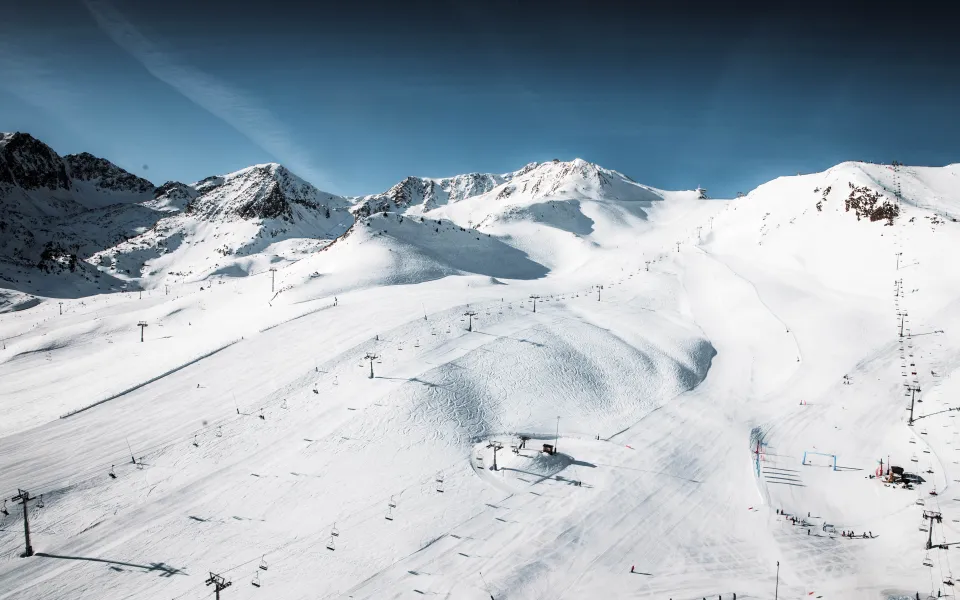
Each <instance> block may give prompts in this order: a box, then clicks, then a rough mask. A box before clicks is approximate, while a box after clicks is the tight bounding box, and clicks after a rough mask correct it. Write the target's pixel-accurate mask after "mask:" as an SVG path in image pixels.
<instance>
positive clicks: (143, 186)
mask: <svg viewBox="0 0 960 600" xmlns="http://www.w3.org/2000/svg"><path fill="white" fill-rule="evenodd" d="M63 160H64V162H65V163H66V165H67V173H68V175H70V178H71V179H73V180H74V181H75V182H78V181H84V182H90V183H91V184H92V185H94V186H95V187H96V188H97V189H100V190H110V191H122V192H131V193H135V194H147V193H149V194H152V193H153V191H154V189H155V187H154V185H153V184H152V183H151V182H149V181H147V180H146V179H144V178H142V177H138V176H136V175H134V174H133V173H130V172H129V171H125V170H124V169H121V168H120V167H118V166H117V165H115V164H113V163H112V162H110V161H109V160H107V159H105V158H100V157H98V156H94V155H93V154H90V153H89V152H81V153H79V154H68V155H66V156H64V157H63Z"/></svg>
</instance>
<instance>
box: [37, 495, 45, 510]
mask: <svg viewBox="0 0 960 600" xmlns="http://www.w3.org/2000/svg"><path fill="white" fill-rule="evenodd" d="M43 507H44V504H43V494H40V498H38V499H37V508H43Z"/></svg>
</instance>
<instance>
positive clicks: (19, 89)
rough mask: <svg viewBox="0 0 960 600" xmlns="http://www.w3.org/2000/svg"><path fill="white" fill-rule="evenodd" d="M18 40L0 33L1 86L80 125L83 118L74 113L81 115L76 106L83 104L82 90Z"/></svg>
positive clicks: (32, 103)
mask: <svg viewBox="0 0 960 600" xmlns="http://www.w3.org/2000/svg"><path fill="white" fill-rule="evenodd" d="M19 42H20V40H12V39H9V38H7V37H6V36H5V35H3V34H0V89H3V90H5V91H6V92H8V93H10V94H12V95H13V96H16V97H17V98H20V99H21V100H23V101H24V102H26V103H27V104H31V105H33V106H36V107H38V108H41V109H43V110H45V111H46V112H48V113H51V114H53V115H55V116H57V117H59V118H61V119H63V120H64V121H65V122H67V123H69V124H71V125H77V124H78V123H77V121H78V120H79V121H82V118H81V119H76V118H72V117H82V115H79V114H78V113H77V112H76V109H75V108H74V107H77V106H81V105H82V100H83V96H82V94H80V93H79V92H78V91H77V90H76V89H74V88H72V87H71V86H70V85H68V84H66V83H64V81H63V78H62V77H59V75H58V73H57V72H56V71H55V70H53V69H51V68H50V67H49V65H48V62H47V61H44V60H41V59H39V58H37V57H35V56H31V55H29V54H26V53H24V52H22V51H21V50H20V47H21V44H20V43H19Z"/></svg>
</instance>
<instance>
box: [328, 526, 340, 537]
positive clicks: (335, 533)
mask: <svg viewBox="0 0 960 600" xmlns="http://www.w3.org/2000/svg"><path fill="white" fill-rule="evenodd" d="M330 537H340V530H339V529H337V524H336V523H334V524H333V527H331V528H330Z"/></svg>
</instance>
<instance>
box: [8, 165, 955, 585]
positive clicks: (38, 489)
mask: <svg viewBox="0 0 960 600" xmlns="http://www.w3.org/2000/svg"><path fill="white" fill-rule="evenodd" d="M64 173H67V168H66V167H64ZM958 176H960V166H958V165H950V166H948V167H942V168H922V167H903V166H899V165H897V166H894V165H873V164H865V163H843V164H840V165H837V166H836V167H834V168H832V169H829V170H827V171H825V172H823V173H813V174H808V175H803V176H797V177H783V178H778V179H776V180H774V181H771V182H769V183H766V184H764V185H762V186H760V187H758V188H756V189H754V190H752V191H751V192H750V193H749V194H747V195H746V196H745V197H743V198H737V199H732V200H700V199H698V194H697V192H696V191H664V190H656V189H653V188H649V187H646V186H643V185H639V184H637V183H635V182H632V181H631V180H629V178H626V177H624V176H621V175H619V174H617V173H614V172H612V171H608V170H605V169H602V168H601V167H597V166H596V165H591V164H590V163H587V162H585V161H581V160H574V161H570V162H559V161H558V162H556V163H554V162H549V163H535V164H531V165H528V166H527V167H525V168H524V169H521V170H520V171H517V172H514V173H507V174H501V175H467V176H460V177H453V178H448V179H416V178H410V179H407V180H405V181H404V182H402V183H401V184H399V185H398V186H396V187H394V188H392V189H391V190H389V191H387V192H385V193H384V194H377V195H374V196H366V197H363V198H356V199H346V198H338V197H335V196H330V195H328V194H323V193H322V192H319V191H317V190H315V189H313V188H312V187H310V186H308V185H307V184H305V183H304V182H302V181H301V180H299V179H297V178H296V177H295V176H293V175H291V174H289V173H287V172H286V171H285V170H284V169H283V168H282V167H279V166H276V165H258V166H255V167H251V168H249V169H244V170H241V171H238V172H236V173H231V174H227V175H222V176H216V177H211V178H207V179H204V180H202V181H200V182H196V183H194V184H191V185H186V184H182V183H176V182H170V183H167V184H164V185H163V186H160V188H158V189H157V190H155V191H154V192H153V196H154V197H152V198H150V199H148V200H143V201H138V202H134V203H132V204H131V203H127V204H121V205H111V206H107V207H104V208H98V209H86V210H85V211H84V212H81V213H77V214H76V215H74V216H73V217H71V219H73V220H74V221H77V222H78V223H82V224H83V227H82V229H83V230H84V231H87V230H88V229H89V230H93V229H94V228H95V227H97V226H99V225H102V224H109V223H112V225H109V227H106V229H103V227H101V229H100V230H98V231H101V230H102V231H101V232H100V233H97V234H96V235H100V236H106V234H105V233H103V231H131V232H132V233H133V235H130V236H129V239H124V240H120V241H119V242H117V241H110V240H107V239H106V237H103V238H96V235H94V234H93V233H89V234H88V237H87V238H84V239H86V240H87V243H89V244H90V246H89V247H90V248H96V247H97V245H98V244H102V246H101V247H100V248H99V249H98V250H97V251H96V252H92V253H91V254H90V260H91V261H92V262H93V263H95V264H96V269H97V271H96V272H97V273H98V274H99V275H100V276H101V277H102V278H107V277H112V278H113V283H114V285H123V284H127V285H128V288H127V289H128V291H129V290H130V289H131V288H134V287H135V286H142V287H143V288H145V289H144V290H143V293H142V297H141V295H140V294H139V293H95V291H94V292H91V291H90V290H87V291H85V292H84V293H82V294H80V293H78V294H77V296H82V297H76V298H64V297H62V295H61V297H59V298H56V299H50V298H33V299H29V298H22V297H21V298H15V299H13V300H14V301H15V302H16V305H15V306H13V307H12V308H16V309H19V310H18V311H17V312H16V313H11V312H4V310H5V308H11V307H10V306H7V307H0V339H2V341H3V347H2V349H0V498H7V499H10V498H13V497H14V496H17V495H18V494H19V493H20V490H25V491H28V492H29V493H30V494H31V498H36V499H35V500H30V501H29V505H28V517H29V519H30V526H31V531H32V532H33V538H32V540H33V541H32V543H33V548H34V549H35V551H36V552H37V555H36V556H34V557H30V558H22V559H21V558H19V554H20V553H21V552H22V551H23V549H24V545H23V536H22V532H23V530H24V528H23V523H22V516H21V514H22V513H21V512H20V508H21V507H20V506H19V505H14V503H13V502H9V504H8V505H7V510H6V511H4V512H2V513H0V600H14V599H15V600H34V599H36V600H39V599H41V598H71V599H73V598H76V599H78V600H84V599H92V598H96V599H97V600H121V599H124V598H130V597H150V598H201V597H205V596H206V597H210V595H211V588H210V586H209V585H207V582H208V580H209V575H210V574H211V573H217V574H219V575H222V576H223V577H224V578H225V579H226V580H227V581H230V582H232V586H231V587H230V588H228V589H226V591H225V592H224V594H225V596H224V597H236V598H238V599H242V598H251V599H254V598H261V599H262V598H284V599H287V600H301V599H302V600H307V599H315V598H343V597H350V598H356V599H360V598H366V599H377V600H379V599H381V598H398V599H399V598H416V597H421V596H438V597H445V598H458V599H459V598H464V599H467V600H486V599H487V598H490V597H494V598H497V599H498V600H500V599H508V598H517V599H521V598H523V599H525V598H563V599H564V600H580V599H584V600H586V599H592V598H675V599H679V598H686V599H693V598H717V597H718V596H719V597H720V598H721V599H722V600H730V599H731V598H733V597H734V594H736V597H737V598H743V599H748V598H753V599H757V598H772V597H773V595H772V594H771V593H770V592H772V591H773V590H774V589H777V590H778V593H779V597H782V598H801V597H802V598H811V597H812V598H824V599H827V600H829V599H840V598H842V599H844V600H877V599H883V600H894V599H895V600H904V599H906V598H915V597H917V596H918V595H919V596H920V597H924V598H926V597H932V598H937V597H938V593H939V592H948V593H949V592H950V591H951V590H953V589H954V583H955V581H956V580H955V574H953V573H952V570H951V563H952V562H955V561H954V560H953V559H950V556H951V552H953V551H954V550H953V549H952V547H950V546H947V545H948V544H950V543H952V542H953V541H954V540H956V539H960V529H958V527H957V525H956V523H955V521H956V516H957V511H958V510H960V508H958V505H957V504H956V501H955V500H953V498H955V497H956V496H957V494H956V493H955V490H954V488H955V486H956V483H957V481H960V471H958V467H957V466H956V465H957V460H956V459H957V458H958V456H957V454H956V453H957V448H956V445H957V442H956V440H957V435H960V426H958V425H957V423H956V421H957V419H953V418H952V415H955V414H956V411H955V410H953V409H955V408H956V407H955V406H954V405H955V404H956V402H955V400H954V399H955V398H956V397H957V394H958V393H960V335H958V333H957V332H958V331H960V301H958V298H960V278H958V277H956V276H955V275H954V274H953V272H952V270H951V265H952V263H951V257H953V256H957V255H958V254H960V224H958V223H957V221H956V219H957V218H958V217H960V185H958V184H957V177H958ZM101 179H102V178H101ZM51 181H52V182H53V185H54V188H56V186H57V185H58V184H57V181H58V178H57V177H56V176H54V177H53V178H52V180H51ZM71 181H72V180H71ZM57 189H60V190H61V191H63V190H66V188H63V187H61V188H57ZM58 193H59V192H58ZM327 209H329V210H330V215H329V217H328V216H327ZM135 211H142V214H141V215H140V216H139V217H135V215H137V214H140V213H137V212H135ZM138 219H139V220H138ZM44 223H46V225H44V226H45V227H48V228H49V227H51V225H49V224H50V223H54V224H56V226H57V227H59V228H61V229H60V230H59V231H60V233H58V235H63V231H67V228H66V222H65V221H58V220H56V219H48V220H47V221H44ZM98 224H99V225H98ZM124 227H126V229H124ZM274 232H276V233H274ZM90 240H94V241H90ZM219 248H222V249H223V252H220V253H218V252H217V249H219ZM80 262H81V263H82V265H83V264H86V265H87V266H88V267H89V268H91V269H94V265H93V264H89V263H87V262H84V261H82V260H81V261H80ZM82 265H81V268H83V267H82ZM127 271H129V272H127ZM111 274H112V275H111ZM231 274H236V275H248V276H245V277H228V275H231ZM64 276H65V275H64ZM48 277H51V278H52V277H54V276H53V275H49V276H48ZM59 277H61V279H58V280H56V281H60V282H62V281H63V279H62V277H63V276H59ZM161 284H162V285H161ZM101 291H104V292H105V291H106V290H105V289H104V290H101ZM61 302H62V305H61V304H60V303H61ZM61 310H62V314H61ZM138 323H142V324H143V325H144V326H145V329H141V328H139V327H138ZM141 336H143V337H141ZM141 339H142V340H143V341H141ZM916 390H920V391H916ZM914 393H915V394H916V400H917V402H916V404H915V406H914V404H913V402H912V400H914V396H913V394H914ZM911 406H913V407H914V409H915V411H916V418H917V420H916V421H915V422H914V423H913V424H911V423H909V422H908V419H909V418H910V415H911V414H913V413H911V412H908V411H909V410H910V407H911ZM544 444H549V445H553V446H554V449H555V450H556V452H546V451H544ZM498 449H500V451H499V452H497V450H498ZM881 460H882V461H883V462H882V465H883V467H885V468H889V467H890V465H891V464H892V465H894V466H899V467H902V468H903V470H904V473H905V476H904V477H899V476H894V475H896V473H895V472H892V474H891V475H889V476H888V475H887V473H885V472H884V470H883V468H881V462H880V461H881ZM494 464H496V465H497V466H496V467H494ZM878 473H879V474H880V477H878V476H877V474H878ZM905 483H909V485H905ZM41 494H42V498H41V497H40V495H41ZM927 511H931V512H927ZM935 514H940V515H941V516H942V520H941V519H937V518H933V519H930V518H925V515H926V516H930V515H935ZM930 528H932V529H930ZM850 531H855V532H856V533H857V536H856V537H853V536H849V535H847V534H846V533H841V532H850ZM865 534H867V535H865ZM928 536H930V537H929V538H928ZM930 538H932V543H933V544H934V547H932V548H927V547H926V545H927V541H928V539H930ZM940 544H943V545H944V546H945V547H939V545H940ZM778 563H779V564H778Z"/></svg>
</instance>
